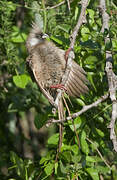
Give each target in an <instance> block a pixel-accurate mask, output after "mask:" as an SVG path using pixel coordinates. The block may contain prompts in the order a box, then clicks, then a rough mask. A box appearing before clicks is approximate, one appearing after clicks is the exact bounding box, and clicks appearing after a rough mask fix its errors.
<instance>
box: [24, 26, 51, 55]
mask: <svg viewBox="0 0 117 180" xmlns="http://www.w3.org/2000/svg"><path fill="white" fill-rule="evenodd" d="M47 37H49V36H48V35H47V34H44V33H43V32H42V31H41V30H40V29H39V27H38V25H36V24H35V23H33V24H32V29H31V32H30V33H29V36H28V38H27V41H26V47H27V49H28V51H29V52H30V51H31V50H32V49H33V48H34V47H35V46H36V45H37V44H40V43H43V42H44V41H45V39H46V38H47Z"/></svg>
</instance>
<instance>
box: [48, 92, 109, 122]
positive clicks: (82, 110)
mask: <svg viewBox="0 0 117 180" xmlns="http://www.w3.org/2000/svg"><path fill="white" fill-rule="evenodd" d="M108 96H109V93H107V94H105V95H104V96H102V97H101V98H99V99H98V100H97V101H95V102H94V103H92V104H90V105H86V106H83V108H82V109H81V110H80V111H79V112H76V113H74V114H72V115H71V116H68V117H66V119H60V120H56V119H50V120H48V121H47V125H50V124H51V123H62V122H65V121H69V120H71V119H73V118H76V117H78V116H80V115H81V114H83V113H84V112H86V111H87V110H89V109H91V108H92V107H97V106H98V104H100V103H101V102H103V101H104V100H105V99H107V98H108Z"/></svg>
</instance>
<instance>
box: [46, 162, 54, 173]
mask: <svg viewBox="0 0 117 180" xmlns="http://www.w3.org/2000/svg"><path fill="white" fill-rule="evenodd" d="M53 168H54V164H53V163H51V162H49V163H48V164H47V165H46V167H45V168H44V171H45V173H46V174H47V175H48V176H49V175H51V174H52V172H53Z"/></svg>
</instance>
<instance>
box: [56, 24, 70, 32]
mask: <svg viewBox="0 0 117 180" xmlns="http://www.w3.org/2000/svg"><path fill="white" fill-rule="evenodd" d="M57 27H58V29H61V30H63V31H64V32H66V33H69V30H70V26H69V25H67V24H61V25H58V26H57Z"/></svg>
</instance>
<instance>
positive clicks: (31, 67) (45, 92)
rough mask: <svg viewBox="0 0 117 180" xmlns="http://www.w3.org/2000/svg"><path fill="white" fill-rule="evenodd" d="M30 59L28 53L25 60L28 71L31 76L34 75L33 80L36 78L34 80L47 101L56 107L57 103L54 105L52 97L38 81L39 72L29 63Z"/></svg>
mask: <svg viewBox="0 0 117 180" xmlns="http://www.w3.org/2000/svg"><path fill="white" fill-rule="evenodd" d="M31 59H32V54H31V55H29V57H28V58H27V59H26V61H27V66H28V69H29V71H30V70H31V71H32V73H33V76H34V78H35V80H36V82H37V84H38V86H39V88H40V90H41V91H42V93H43V95H44V96H45V97H46V98H47V99H48V101H49V102H50V103H51V104H52V105H53V106H55V107H56V106H57V105H56V104H55V102H54V98H53V97H52V96H51V95H50V94H49V92H48V91H46V90H45V89H44V87H43V85H42V84H41V82H40V81H39V79H38V75H39V72H38V71H37V68H34V67H33V66H32V65H31ZM34 66H35V64H34Z"/></svg>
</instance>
